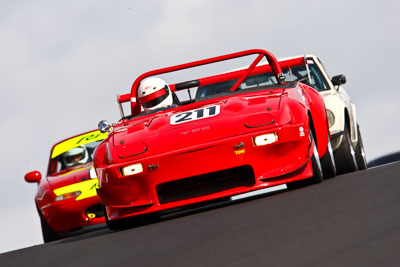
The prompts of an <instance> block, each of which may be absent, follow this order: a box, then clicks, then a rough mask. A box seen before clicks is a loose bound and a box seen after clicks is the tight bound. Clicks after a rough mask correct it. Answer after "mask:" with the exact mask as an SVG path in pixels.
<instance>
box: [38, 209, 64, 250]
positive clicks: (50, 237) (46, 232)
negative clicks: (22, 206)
mask: <svg viewBox="0 0 400 267" xmlns="http://www.w3.org/2000/svg"><path fill="white" fill-rule="evenodd" d="M38 213H39V217H40V225H41V226H42V236H43V242H44V243H48V242H51V241H55V240H59V239H61V236H59V235H58V234H57V232H55V231H54V230H53V229H52V228H51V227H50V225H49V224H48V223H47V221H46V219H45V218H44V216H43V214H42V212H41V211H40V210H39V209H38Z"/></svg>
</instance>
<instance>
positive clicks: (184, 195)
mask: <svg viewBox="0 0 400 267" xmlns="http://www.w3.org/2000/svg"><path fill="white" fill-rule="evenodd" d="M254 184H255V178H254V173H253V169H252V168H251V167H250V166H248V165H246V166H241V167H236V168H232V169H227V170H223V171H217V172H212V173H207V174H202V175H198V176H193V177H189V178H185V179H181V180H176V181H172V182H167V183H163V184H159V185H157V188H156V190H157V195H158V199H159V202H160V204H165V203H170V202H175V201H181V200H185V199H190V198H195V197H201V196H205V195H210V194H214V193H218V192H222V191H225V190H228V189H232V188H236V187H243V186H244V187H251V186H253V185H254Z"/></svg>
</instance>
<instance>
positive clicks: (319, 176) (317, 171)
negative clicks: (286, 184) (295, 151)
mask: <svg viewBox="0 0 400 267" xmlns="http://www.w3.org/2000/svg"><path fill="white" fill-rule="evenodd" d="M309 136H310V143H314V149H313V154H312V156H311V165H312V169H313V176H312V178H311V181H310V182H311V183H313V184H316V183H320V182H322V180H323V178H324V174H323V171H322V165H321V161H320V159H319V153H318V149H317V143H316V142H315V138H314V132H313V131H312V130H311V129H310V134H309Z"/></svg>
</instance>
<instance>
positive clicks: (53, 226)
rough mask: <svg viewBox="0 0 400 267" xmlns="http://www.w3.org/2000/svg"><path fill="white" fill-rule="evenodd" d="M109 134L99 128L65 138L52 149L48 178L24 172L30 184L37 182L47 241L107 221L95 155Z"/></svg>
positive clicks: (36, 199)
mask: <svg viewBox="0 0 400 267" xmlns="http://www.w3.org/2000/svg"><path fill="white" fill-rule="evenodd" d="M106 137H107V133H101V132H99V131H98V130H96V131H91V132H87V133H84V134H80V135H77V136H74V137H71V138H68V139H65V140H63V141H61V142H59V143H57V144H55V145H54V146H53V147H52V149H51V152H50V160H49V166H48V170H47V177H46V178H44V179H42V175H41V173H40V172H38V171H32V172H29V173H27V174H26V175H25V181H27V182H28V183H38V189H37V192H36V196H35V203H36V207H37V209H38V213H39V217H40V222H41V226H42V233H43V240H44V242H50V241H53V240H57V239H59V238H61V237H64V236H68V235H69V234H71V233H73V232H74V231H76V230H78V229H80V228H82V227H84V226H89V225H94V224H98V223H104V222H105V221H104V214H103V210H102V208H101V204H100V200H99V198H98V197H97V194H96V187H97V186H98V180H97V176H96V172H95V171H94V168H93V158H92V156H93V151H94V149H95V148H96V146H97V145H98V144H99V143H100V142H101V141H102V140H104V139H105V138H106Z"/></svg>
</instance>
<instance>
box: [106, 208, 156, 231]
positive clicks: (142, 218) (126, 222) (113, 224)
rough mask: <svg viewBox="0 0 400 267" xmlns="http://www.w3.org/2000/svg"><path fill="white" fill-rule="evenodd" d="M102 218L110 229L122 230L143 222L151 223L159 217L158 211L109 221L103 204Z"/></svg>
mask: <svg viewBox="0 0 400 267" xmlns="http://www.w3.org/2000/svg"><path fill="white" fill-rule="evenodd" d="M103 212H104V218H105V219H106V224H107V227H108V229H110V230H124V229H128V228H133V227H137V226H141V225H144V224H148V223H152V222H155V221H157V220H159V219H160V213H158V212H153V213H149V214H143V215H137V216H133V217H128V218H124V219H121V220H113V221H110V220H109V219H108V216H107V212H106V208H105V206H104V205H103Z"/></svg>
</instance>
